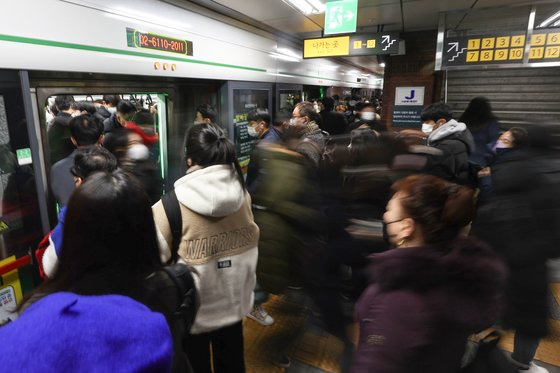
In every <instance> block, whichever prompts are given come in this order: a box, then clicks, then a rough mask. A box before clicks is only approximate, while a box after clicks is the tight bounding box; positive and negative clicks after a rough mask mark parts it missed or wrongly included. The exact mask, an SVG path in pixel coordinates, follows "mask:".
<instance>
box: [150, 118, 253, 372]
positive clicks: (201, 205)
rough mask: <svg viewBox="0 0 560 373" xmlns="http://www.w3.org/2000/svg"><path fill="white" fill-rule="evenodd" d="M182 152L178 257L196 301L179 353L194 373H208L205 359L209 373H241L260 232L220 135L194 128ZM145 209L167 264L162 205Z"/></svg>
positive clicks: (168, 237)
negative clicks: (244, 326)
mask: <svg viewBox="0 0 560 373" xmlns="http://www.w3.org/2000/svg"><path fill="white" fill-rule="evenodd" d="M186 145H187V146H186V147H187V166H188V167H189V168H188V171H187V174H186V175H185V176H183V177H182V178H180V179H179V180H177V182H175V185H174V186H175V193H176V195H177V199H178V201H179V206H180V209H181V216H182V221H183V227H182V238H181V241H180V243H179V248H178V254H179V255H178V257H179V261H181V262H184V263H186V264H187V265H188V266H189V267H190V268H191V270H192V273H193V277H194V280H195V285H196V289H197V292H198V296H199V301H200V308H199V310H198V312H197V314H196V318H195V320H194V324H193V326H192V328H191V331H190V334H189V335H188V337H187V340H186V343H185V347H186V352H187V354H188V356H189V359H190V362H191V364H192V367H193V370H194V371H195V372H210V359H211V357H210V356H212V359H213V367H214V371H215V372H244V371H245V367H244V365H245V364H244V357H243V329H242V320H243V318H244V317H245V316H246V315H247V314H248V313H249V312H250V311H251V308H252V306H253V289H254V287H255V270H256V264H257V256H258V249H257V244H258V241H259V228H258V227H257V225H256V224H255V222H254V221H253V214H252V212H251V199H250V197H249V194H248V193H247V191H246V190H245V184H244V181H243V176H242V173H241V168H240V166H239V162H238V161H237V157H236V154H235V145H234V144H233V143H232V142H231V141H230V140H229V139H228V138H227V137H226V136H225V134H224V133H223V131H222V130H221V129H220V128H218V127H217V126H216V125H214V124H209V125H207V124H204V125H194V126H193V127H192V128H191V129H190V131H189V133H188V135H187V144H186ZM152 209H153V213H154V219H155V222H156V228H157V234H158V239H159V245H160V253H161V256H162V260H164V261H167V260H169V258H171V250H170V247H171V243H172V234H171V228H170V226H169V222H168V219H167V216H166V214H165V210H164V208H163V205H162V202H161V201H159V202H157V203H156V204H155V205H154V206H153V208H152ZM210 351H212V355H210Z"/></svg>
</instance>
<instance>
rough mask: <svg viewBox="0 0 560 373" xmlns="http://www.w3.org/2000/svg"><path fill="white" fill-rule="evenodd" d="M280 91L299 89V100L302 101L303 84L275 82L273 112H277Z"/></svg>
mask: <svg viewBox="0 0 560 373" xmlns="http://www.w3.org/2000/svg"><path fill="white" fill-rule="evenodd" d="M280 91H299V93H300V97H301V101H300V102H302V101H303V84H286V83H277V84H276V90H275V99H274V112H273V113H272V114H274V113H276V112H278V111H279V110H280V109H281V107H280Z"/></svg>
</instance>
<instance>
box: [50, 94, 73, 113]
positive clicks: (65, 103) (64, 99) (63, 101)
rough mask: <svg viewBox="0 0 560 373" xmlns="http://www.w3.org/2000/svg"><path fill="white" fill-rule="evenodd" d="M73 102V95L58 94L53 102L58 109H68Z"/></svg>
mask: <svg viewBox="0 0 560 373" xmlns="http://www.w3.org/2000/svg"><path fill="white" fill-rule="evenodd" d="M73 102H74V96H72V95H59V96H56V97H55V99H54V104H55V105H56V107H57V109H58V111H62V110H69V109H70V107H71V106H72V103H73Z"/></svg>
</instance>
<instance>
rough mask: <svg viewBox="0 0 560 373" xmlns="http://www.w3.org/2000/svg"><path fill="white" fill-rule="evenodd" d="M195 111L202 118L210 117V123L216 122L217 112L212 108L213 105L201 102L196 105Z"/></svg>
mask: <svg viewBox="0 0 560 373" xmlns="http://www.w3.org/2000/svg"><path fill="white" fill-rule="evenodd" d="M196 111H197V112H198V113H200V115H202V118H204V119H210V121H211V122H212V123H216V120H217V119H218V112H217V111H216V109H215V108H214V106H212V105H210V104H202V105H198V106H197V107H196Z"/></svg>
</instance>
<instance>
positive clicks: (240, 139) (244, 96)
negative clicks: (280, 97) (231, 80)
mask: <svg viewBox="0 0 560 373" xmlns="http://www.w3.org/2000/svg"><path fill="white" fill-rule="evenodd" d="M268 94H269V91H268V90H260V89H234V90H233V110H234V115H233V126H234V131H235V133H234V136H235V146H236V151H237V159H238V160H239V164H240V165H241V169H242V170H243V172H244V173H246V172H247V167H248V166H249V161H250V160H251V153H252V152H253V148H254V147H255V145H256V143H257V138H255V137H252V136H250V135H249V132H248V131H247V126H248V125H249V121H248V119H249V115H250V113H251V112H256V111H258V112H268Z"/></svg>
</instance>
